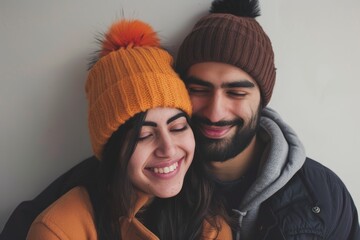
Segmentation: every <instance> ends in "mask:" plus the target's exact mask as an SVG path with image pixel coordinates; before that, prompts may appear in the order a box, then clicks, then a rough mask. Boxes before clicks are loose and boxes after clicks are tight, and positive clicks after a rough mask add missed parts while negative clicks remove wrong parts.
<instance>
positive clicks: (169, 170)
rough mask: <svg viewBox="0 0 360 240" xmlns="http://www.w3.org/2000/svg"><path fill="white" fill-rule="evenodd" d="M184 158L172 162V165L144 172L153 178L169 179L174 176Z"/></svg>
mask: <svg viewBox="0 0 360 240" xmlns="http://www.w3.org/2000/svg"><path fill="white" fill-rule="evenodd" d="M183 159H184V157H183V158H181V159H180V160H178V161H175V162H174V161H173V162H172V164H170V165H169V164H166V165H165V166H164V167H151V168H146V170H147V171H148V172H149V173H150V174H151V175H152V176H154V177H156V178H160V179H170V178H172V177H173V176H175V175H176V174H177V173H178V172H179V169H180V167H181V165H182V161H183Z"/></svg>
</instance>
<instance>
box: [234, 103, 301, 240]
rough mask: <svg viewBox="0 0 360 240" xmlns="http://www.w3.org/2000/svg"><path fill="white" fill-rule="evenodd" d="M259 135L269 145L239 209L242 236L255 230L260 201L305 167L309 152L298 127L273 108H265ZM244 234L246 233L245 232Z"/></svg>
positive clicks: (242, 237) (237, 210)
mask: <svg viewBox="0 0 360 240" xmlns="http://www.w3.org/2000/svg"><path fill="white" fill-rule="evenodd" d="M258 137H260V138H263V139H264V141H265V142H266V147H265V151H264V154H263V156H262V159H261V161H260V166H259V169H258V173H257V177H256V180H255V181H254V183H253V184H252V185H251V186H250V188H249V190H248V191H247V193H246V194H245V196H244V198H243V200H242V202H241V203H240V205H239V207H238V209H234V210H233V211H234V212H236V213H237V214H238V215H239V224H240V226H241V230H240V231H241V232H242V233H241V239H247V237H246V235H248V234H249V233H250V232H252V230H251V229H252V228H253V227H254V225H255V221H256V219H257V214H258V211H259V208H260V204H261V203H263V202H264V201H265V200H267V199H268V198H269V197H271V196H272V195H273V194H274V193H276V192H277V191H278V190H279V189H281V188H282V187H283V186H284V185H285V184H286V183H287V182H288V181H289V180H290V179H291V178H292V177H293V176H294V174H295V173H296V172H297V171H298V170H299V169H300V168H301V167H302V165H303V164H304V162H305V159H306V154H305V149H304V146H303V145H302V143H301V141H300V140H299V138H298V136H297V135H296V133H295V131H294V130H293V129H292V128H291V127H290V126H289V125H287V124H286V123H285V122H284V121H283V120H282V119H281V117H280V115H279V114H278V113H276V112H275V111H274V110H272V109H271V108H264V109H263V111H262V115H261V119H260V134H259V136H258ZM243 235H245V236H243Z"/></svg>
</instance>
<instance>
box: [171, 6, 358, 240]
mask: <svg viewBox="0 0 360 240" xmlns="http://www.w3.org/2000/svg"><path fill="white" fill-rule="evenodd" d="M257 16H259V7H258V2H257V1H251V0H222V1H214V2H213V4H212V7H211V11H210V14H209V15H207V16H205V17H203V18H201V19H200V20H199V21H198V22H197V23H196V24H195V26H194V28H193V30H192V31H191V32H190V33H189V34H188V35H187V37H186V38H185V40H184V41H183V43H182V44H181V46H180V49H179V51H178V58H177V62H176V68H177V71H178V72H179V73H180V74H181V76H182V79H183V80H184V81H185V83H186V85H187V87H188V91H189V93H190V98H191V102H192V105H193V126H194V133H195V136H196V142H197V148H198V149H197V150H198V152H197V158H198V159H201V160H203V161H207V162H208V164H209V168H210V171H211V173H212V174H213V176H214V180H215V182H216V185H217V186H218V194H220V195H222V196H223V197H224V199H225V203H226V207H227V210H228V212H229V214H230V215H232V216H233V217H234V218H235V219H236V221H237V225H238V227H239V230H238V231H235V232H234V237H235V239H241V240H244V239H245V240H247V239H360V230H359V220H358V215H357V210H356V207H355V206H354V203H353V200H352V198H351V196H350V194H349V192H348V191H347V190H346V187H345V186H344V184H343V183H342V182H341V180H340V179H339V178H338V177H337V176H336V175H335V174H334V173H333V172H332V171H330V170H329V169H327V168H326V167H324V166H322V165H321V164H319V163H317V162H315V161H313V160H311V159H309V158H306V156H305V151H304V148H303V146H302V144H301V142H300V141H299V139H298V138H297V136H296V134H295V133H294V131H293V130H292V129H291V128H290V127H289V126H288V125H287V124H286V123H285V122H284V121H283V120H282V119H281V118H280V116H279V115H278V114H277V113H276V112H275V111H273V110H271V109H269V108H266V105H267V104H268V102H269V101H270V98H271V95H272V90H273V87H274V84H275V75H276V69H275V65H274V53H273V50H272V46H271V42H270V39H269V38H268V36H267V35H266V33H265V32H264V31H263V29H262V27H261V26H260V24H259V23H258V22H257V21H256V20H255V18H256V17H257Z"/></svg>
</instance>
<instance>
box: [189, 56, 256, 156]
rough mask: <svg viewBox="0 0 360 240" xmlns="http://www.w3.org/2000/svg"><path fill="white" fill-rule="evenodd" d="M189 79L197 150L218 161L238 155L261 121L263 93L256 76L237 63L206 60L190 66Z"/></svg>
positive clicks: (201, 154)
mask: <svg viewBox="0 0 360 240" xmlns="http://www.w3.org/2000/svg"><path fill="white" fill-rule="evenodd" d="M186 81H187V87H188V90H189V93H190V99H191V102H192V105H193V124H194V126H193V127H194V134H195V139H196V144H197V151H198V154H200V156H201V158H202V159H204V160H206V161H218V162H223V161H226V160H228V159H230V158H233V157H235V156H236V155H238V154H239V153H240V152H242V151H243V150H244V149H245V148H246V147H247V146H248V145H249V143H250V141H251V140H252V139H253V137H254V136H255V134H256V131H257V129H258V125H259V119H260V111H261V104H260V101H261V100H260V99H261V96H260V90H259V87H258V85H257V83H256V82H255V80H254V79H253V78H252V77H251V76H250V75H249V74H247V73H246V72H244V71H242V70H241V69H240V68H237V67H235V66H232V65H228V64H223V63H216V62H204V63H197V64H194V65H193V66H191V67H190V69H189V71H188V74H187V79H186Z"/></svg>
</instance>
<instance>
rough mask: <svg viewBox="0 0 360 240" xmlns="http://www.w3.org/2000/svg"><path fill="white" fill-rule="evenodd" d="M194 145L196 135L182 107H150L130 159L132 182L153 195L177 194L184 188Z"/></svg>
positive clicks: (164, 196)
mask: <svg viewBox="0 0 360 240" xmlns="http://www.w3.org/2000/svg"><path fill="white" fill-rule="evenodd" d="M194 149H195V140H194V135H193V132H192V130H191V128H190V126H189V124H188V122H187V120H186V117H185V114H184V113H183V112H182V111H180V110H178V109H175V108H154V109H150V110H149V111H148V112H147V115H146V118H145V121H144V123H143V126H142V128H141V130H140V134H139V138H138V143H137V146H136V148H135V151H134V153H133V155H132V156H131V158H130V161H129V165H128V173H129V177H130V180H131V182H132V183H133V184H134V186H135V187H136V188H137V189H139V190H141V191H143V192H145V193H148V194H150V195H154V196H157V197H161V198H168V197H172V196H175V195H176V194H178V193H179V192H180V190H181V188H182V184H183V180H184V177H185V173H186V172H187V170H188V169H189V166H190V164H191V162H192V159H193V156H194Z"/></svg>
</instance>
